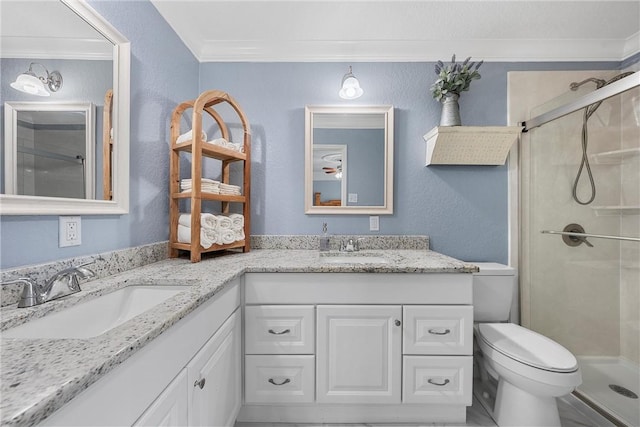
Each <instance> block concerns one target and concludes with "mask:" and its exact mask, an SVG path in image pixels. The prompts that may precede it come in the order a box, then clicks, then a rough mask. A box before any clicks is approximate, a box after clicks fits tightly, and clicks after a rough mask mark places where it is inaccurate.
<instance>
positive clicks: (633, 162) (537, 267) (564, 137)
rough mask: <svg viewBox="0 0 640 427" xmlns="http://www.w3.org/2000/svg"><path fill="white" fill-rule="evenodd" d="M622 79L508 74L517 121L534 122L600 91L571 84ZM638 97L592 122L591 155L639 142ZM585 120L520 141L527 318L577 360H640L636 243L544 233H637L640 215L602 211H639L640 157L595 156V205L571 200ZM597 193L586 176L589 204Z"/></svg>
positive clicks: (612, 104) (566, 120)
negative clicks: (576, 229)
mask: <svg viewBox="0 0 640 427" xmlns="http://www.w3.org/2000/svg"><path fill="white" fill-rule="evenodd" d="M618 73H619V71H612V72H603V71H593V72H575V71H571V72H521V73H510V74H509V122H510V124H515V122H516V121H517V120H523V119H524V118H529V117H533V116H536V115H538V114H540V113H543V112H545V111H548V110H550V109H552V108H555V107H557V106H559V105H562V104H565V103H567V102H570V101H571V100H573V99H575V98H577V97H579V96H581V95H583V94H585V93H588V92H591V91H593V90H594V89H595V86H594V85H592V84H590V83H587V84H586V85H584V86H583V87H582V88H581V89H580V90H579V91H578V92H570V91H569V84H570V83H571V82H574V81H581V80H583V79H585V78H587V77H593V76H596V77H600V78H605V79H608V78H610V77H612V76H614V75H616V74H618ZM634 94H635V95H634ZM634 94H627V95H626V96H625V97H621V96H617V97H614V98H611V99H609V100H607V101H605V102H603V104H602V105H601V106H600V108H599V109H598V111H597V112H596V113H595V114H594V115H593V116H592V117H591V118H590V119H589V146H588V153H589V154H594V153H601V152H609V151H614V150H621V149H624V148H632V146H633V147H637V146H638V141H639V140H640V138H639V137H638V136H639V135H638V127H637V124H636V122H635V114H634V110H633V108H630V107H629V104H631V103H632V102H634V101H632V100H633V99H634V96H635V99H636V101H637V100H638V94H637V91H635V92H634ZM559 95H560V96H559ZM625 103H626V104H625ZM582 115H583V113H582V111H579V112H575V113H573V114H571V115H568V116H565V117H563V118H560V119H558V120H555V121H553V122H551V123H547V124H545V125H543V126H542V127H539V128H536V129H534V130H532V131H531V132H529V133H528V134H525V135H524V136H523V138H522V143H521V144H520V148H519V149H520V153H519V155H520V162H519V165H520V168H521V171H520V172H521V182H520V187H519V193H520V205H521V217H520V221H521V223H522V233H521V235H520V239H521V244H520V253H519V271H520V290H521V304H522V308H521V314H522V318H521V322H522V324H523V325H525V326H527V327H529V328H531V329H533V330H536V331H539V332H541V333H542V334H544V335H547V336H549V337H551V338H553V339H554V340H556V341H558V342H560V343H562V344H563V345H564V346H566V347H567V348H569V349H570V350H571V351H572V352H573V353H574V354H576V355H581V356H588V355H593V356H615V357H618V356H622V357H624V358H626V359H628V360H630V361H633V362H634V363H638V345H639V343H638V335H639V332H638V321H639V319H638V311H639V310H638V301H639V298H638V283H639V282H640V280H639V279H638V274H639V271H640V270H638V246H639V245H638V244H637V242H628V243H621V242H620V241H615V240H604V239H590V240H589V241H590V242H591V243H592V244H593V246H594V247H592V248H591V247H588V246H587V245H585V244H582V245H580V246H578V247H569V246H567V245H565V244H564V243H563V241H562V238H561V237H560V236H556V235H548V234H541V233H540V231H541V230H556V231H562V229H563V228H564V227H565V226H566V225H567V224H570V223H579V224H581V225H582V226H583V227H584V228H585V230H586V232H587V233H594V234H610V235H629V236H638V215H637V213H636V214H629V213H633V210H631V211H627V212H625V214H622V215H621V214H620V211H619V210H614V209H608V208H606V209H605V208H602V209H598V208H597V206H601V207H611V206H620V205H624V206H630V205H633V204H634V203H635V206H637V205H638V199H637V198H638V193H639V191H638V190H639V188H638V185H639V184H638V181H639V176H640V175H639V171H640V169H638V159H639V157H638V156H635V157H634V156H630V157H628V158H625V159H624V160H623V161H621V162H617V163H612V162H611V161H610V158H608V157H606V156H605V157H602V156H600V157H599V156H591V157H590V162H591V165H592V169H593V174H594V177H595V180H596V188H597V195H596V199H595V201H594V202H593V203H592V204H590V205H588V206H582V205H579V204H578V203H576V202H575V201H573V199H572V197H571V188H572V185H573V181H574V179H575V176H576V173H577V171H578V167H579V164H580V159H581V156H582V152H581V138H580V132H581V127H582ZM623 122H624V123H628V122H629V124H628V125H626V124H623ZM512 154H513V153H512ZM614 157H615V156H614ZM589 188H590V186H589V182H588V179H586V172H585V171H583V176H582V178H581V179H580V183H579V186H578V195H579V196H580V198H581V199H588V198H589V193H590V191H589ZM634 198H635V202H634ZM513 243H515V242H512V244H513Z"/></svg>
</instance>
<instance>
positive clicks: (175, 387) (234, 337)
mask: <svg viewBox="0 0 640 427" xmlns="http://www.w3.org/2000/svg"><path fill="white" fill-rule="evenodd" d="M239 307H240V280H238V279H237V280H235V281H234V282H233V283H231V284H228V285H227V289H225V290H223V291H222V292H220V293H219V294H218V295H215V296H214V297H212V298H211V299H210V300H209V301H207V302H205V303H204V304H203V305H201V306H200V307H198V308H197V309H196V310H194V311H193V312H192V313H190V314H189V315H187V316H186V317H185V318H184V319H181V320H180V321H179V322H177V323H176V324H175V325H173V326H172V327H171V328H169V329H167V330H166V331H165V332H164V333H162V334H161V335H160V336H158V337H157V338H155V339H154V340H153V341H152V342H150V343H148V344H147V345H145V346H144V347H143V348H141V349H140V350H139V351H138V352H137V353H135V354H134V355H132V356H131V357H130V358H128V359H127V360H126V361H125V362H123V363H122V364H120V365H118V366H117V367H116V368H115V369H113V371H111V372H109V373H107V374H106V375H104V376H103V377H102V378H101V379H100V380H98V381H97V382H95V383H94V384H92V385H91V386H90V387H89V388H88V389H87V390H86V391H84V392H83V393H81V394H80V395H78V396H77V397H75V398H74V399H72V400H71V401H70V402H69V403H67V404H66V405H65V406H63V407H62V408H60V409H59V410H58V411H56V412H54V413H53V414H52V415H51V416H50V417H48V418H47V419H45V420H44V421H43V422H42V424H41V425H57V426H88V425H91V426H99V425H101V426H114V425H118V426H125V425H137V426H165V425H166V426H177V425H180V426H182V425H190V426H199V425H202V426H212V425H215V426H224V425H226V426H232V425H233V424H234V422H235V419H236V416H237V413H238V410H239V408H240V405H241V388H242V381H241V362H242V353H241V341H240V339H241V332H242V331H241V316H240V309H239ZM200 385H202V388H200Z"/></svg>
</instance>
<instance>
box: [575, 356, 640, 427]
mask: <svg viewBox="0 0 640 427" xmlns="http://www.w3.org/2000/svg"><path fill="white" fill-rule="evenodd" d="M578 362H579V364H580V369H581V370H582V385H580V387H578V389H577V390H576V394H577V395H578V396H579V397H580V398H583V399H584V400H585V401H587V402H589V403H591V404H594V405H596V406H598V407H599V408H600V409H601V410H603V411H604V412H606V414H607V415H608V416H609V417H611V418H612V419H613V420H617V421H618V423H620V425H628V426H640V399H637V398H633V395H639V394H640V390H639V389H640V369H639V367H638V365H635V364H633V363H631V362H629V361H628V360H626V359H623V358H619V357H594V356H581V357H578ZM610 385H615V386H617V387H610ZM618 387H620V388H621V389H620V390H621V391H623V390H627V391H628V392H630V393H628V392H624V391H623V392H622V393H620V392H617V391H615V390H614V389H615V388H618Z"/></svg>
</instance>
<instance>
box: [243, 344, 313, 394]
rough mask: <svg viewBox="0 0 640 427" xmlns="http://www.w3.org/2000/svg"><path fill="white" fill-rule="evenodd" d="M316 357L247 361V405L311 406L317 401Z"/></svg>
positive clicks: (279, 357) (256, 357)
mask: <svg viewBox="0 0 640 427" xmlns="http://www.w3.org/2000/svg"><path fill="white" fill-rule="evenodd" d="M314 368H315V357H314V356H284V355H273V356H255V355H248V356H246V357H245V368H244V369H245V376H244V377H245V402H246V403H310V402H313V400H314V394H313V391H314V389H315V383H314V370H315V369H314Z"/></svg>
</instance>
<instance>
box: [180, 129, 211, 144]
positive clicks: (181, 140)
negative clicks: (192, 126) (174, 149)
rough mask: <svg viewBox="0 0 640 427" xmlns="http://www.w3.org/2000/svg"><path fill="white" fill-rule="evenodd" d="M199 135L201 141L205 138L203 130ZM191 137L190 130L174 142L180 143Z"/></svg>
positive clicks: (189, 139)
mask: <svg viewBox="0 0 640 427" xmlns="http://www.w3.org/2000/svg"><path fill="white" fill-rule="evenodd" d="M200 137H201V139H202V140H203V141H206V140H207V134H206V133H205V131H202V133H201V134H200ZM192 139H193V131H192V130H190V131H189V132H185V133H183V134H182V135H180V136H179V137H178V140H177V141H176V143H178V144H180V143H181V142H187V141H191V140H192Z"/></svg>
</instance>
